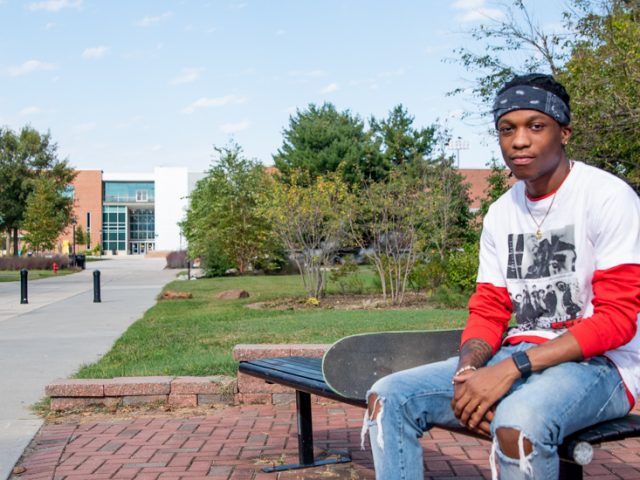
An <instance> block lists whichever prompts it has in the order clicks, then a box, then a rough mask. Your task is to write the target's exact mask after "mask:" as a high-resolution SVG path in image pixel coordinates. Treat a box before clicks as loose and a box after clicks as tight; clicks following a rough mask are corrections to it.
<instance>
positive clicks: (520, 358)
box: [512, 352, 531, 377]
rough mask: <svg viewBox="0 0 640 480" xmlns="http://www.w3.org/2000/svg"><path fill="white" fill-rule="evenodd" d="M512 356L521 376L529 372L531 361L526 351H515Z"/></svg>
mask: <svg viewBox="0 0 640 480" xmlns="http://www.w3.org/2000/svg"><path fill="white" fill-rule="evenodd" d="M512 358H513V362H514V363H515V364H516V368H517V369H518V370H519V371H520V373H521V374H522V376H523V377H524V376H526V375H529V374H530V373H531V362H530V361H529V356H528V355H527V353H526V352H516V353H514V354H513V355H512Z"/></svg>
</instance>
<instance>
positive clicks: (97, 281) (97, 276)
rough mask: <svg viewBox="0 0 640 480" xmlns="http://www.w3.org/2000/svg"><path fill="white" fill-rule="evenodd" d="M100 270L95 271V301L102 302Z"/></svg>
mask: <svg viewBox="0 0 640 480" xmlns="http://www.w3.org/2000/svg"><path fill="white" fill-rule="evenodd" d="M100 302H102V300H101V299H100V270H94V271H93V303H100Z"/></svg>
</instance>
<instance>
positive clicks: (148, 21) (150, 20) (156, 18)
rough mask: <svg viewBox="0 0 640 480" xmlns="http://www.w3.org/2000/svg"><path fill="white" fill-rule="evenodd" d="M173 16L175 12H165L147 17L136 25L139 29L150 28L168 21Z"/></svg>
mask: <svg viewBox="0 0 640 480" xmlns="http://www.w3.org/2000/svg"><path fill="white" fill-rule="evenodd" d="M172 15H173V12H164V13H163V14H161V15H147V16H146V17H144V18H143V19H142V20H139V21H138V22H136V25H137V26H138V27H150V26H152V25H155V24H157V23H160V22H162V21H164V20H167V19H168V18H170V17H171V16H172Z"/></svg>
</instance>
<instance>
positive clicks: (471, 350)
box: [458, 338, 492, 368]
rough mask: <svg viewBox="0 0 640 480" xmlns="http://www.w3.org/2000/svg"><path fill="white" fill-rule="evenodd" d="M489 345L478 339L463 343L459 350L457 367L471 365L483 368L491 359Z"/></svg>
mask: <svg viewBox="0 0 640 480" xmlns="http://www.w3.org/2000/svg"><path fill="white" fill-rule="evenodd" d="M491 353H492V349H491V345H489V344H488V343H487V342H485V341H484V340H481V339H480V338H471V339H469V340H467V341H466V342H464V344H463V345H462V347H461V348H460V361H459V362H458V366H466V365H472V366H474V367H477V368H480V367H483V366H484V365H485V364H486V363H487V362H488V361H489V359H490V358H491V356H492V355H491Z"/></svg>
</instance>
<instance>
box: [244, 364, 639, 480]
mask: <svg viewBox="0 0 640 480" xmlns="http://www.w3.org/2000/svg"><path fill="white" fill-rule="evenodd" d="M239 371H240V372H242V373H245V374H247V375H251V376H254V377H257V378H261V379H264V380H265V381H266V382H267V383H275V384H279V385H285V386H287V387H291V388H293V389H295V391H296V412H297V416H298V457H299V463H298V464H292V465H280V466H276V467H268V468H264V469H263V471H265V472H273V471H283V470H290V469H296V468H307V467H314V466H319V465H327V464H329V463H342V462H348V461H350V460H351V459H350V458H349V457H348V456H340V457H338V458H336V459H330V460H320V461H318V460H315V459H314V457H313V425H312V424H313V420H312V412H311V395H312V394H313V395H319V396H321V397H325V398H329V399H331V400H337V401H339V402H343V403H347V404H350V405H355V406H358V407H362V408H365V407H366V402H365V401H364V400H353V399H349V398H345V397H343V396H341V395H338V394H337V393H335V392H334V391H333V390H331V388H329V386H328V385H327V384H326V382H325V381H324V377H323V375H322V359H320V358H309V357H281V358H280V357H278V358H263V359H258V360H251V361H242V362H240V365H239ZM453 431H456V432H459V433H460V432H463V433H465V434H468V435H470V436H477V435H475V434H473V433H472V432H470V431H468V430H465V429H462V428H461V429H455V430H453ZM638 436H640V415H635V414H630V415H627V416H626V417H623V418H620V419H616V420H610V421H607V422H603V423H599V424H596V425H593V426H591V427H589V428H586V429H584V430H581V431H579V432H575V433H573V434H572V435H570V436H568V437H567V438H566V439H565V441H564V443H563V444H562V445H561V446H560V448H559V452H560V458H561V462H560V479H564V480H568V479H571V480H574V479H581V478H582V474H583V472H582V466H583V465H587V464H589V463H590V462H591V460H592V458H593V445H597V444H600V443H603V442H608V441H615V440H622V439H625V438H630V437H638ZM482 438H486V437H482Z"/></svg>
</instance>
